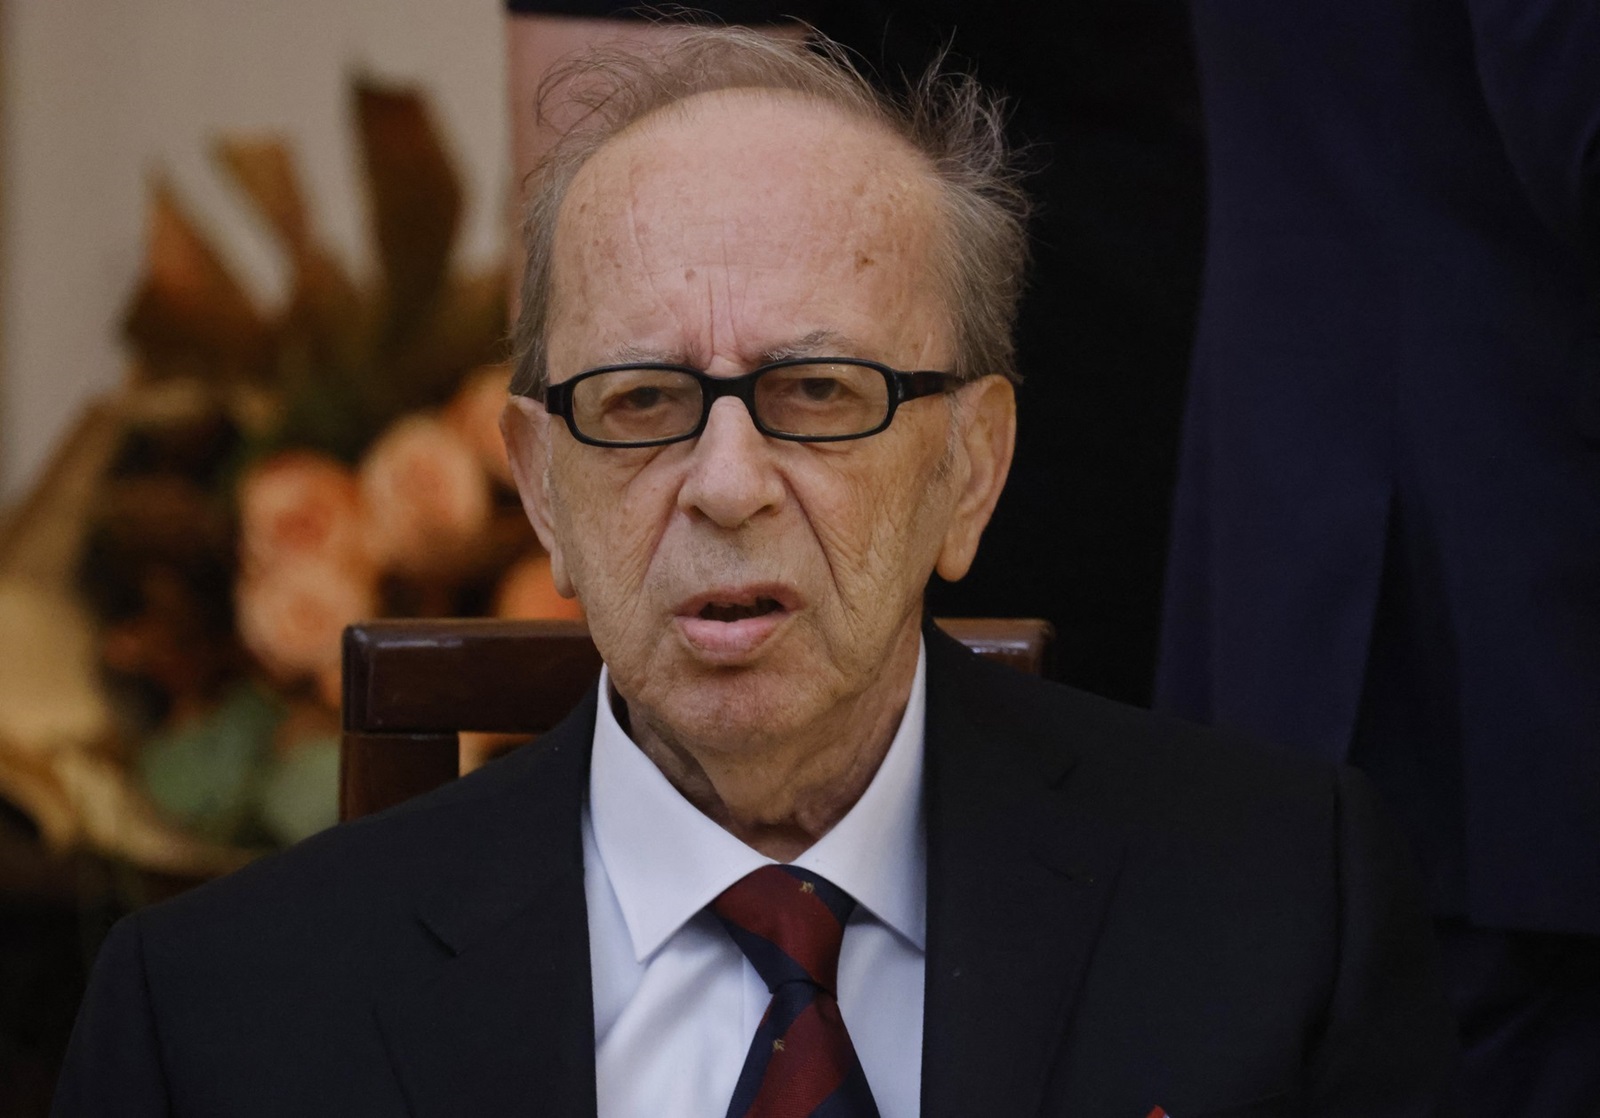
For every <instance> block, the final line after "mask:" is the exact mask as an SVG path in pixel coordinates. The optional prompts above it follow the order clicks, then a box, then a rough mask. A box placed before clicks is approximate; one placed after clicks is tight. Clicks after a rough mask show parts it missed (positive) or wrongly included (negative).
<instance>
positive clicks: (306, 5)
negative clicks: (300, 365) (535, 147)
mask: <svg viewBox="0 0 1600 1118" xmlns="http://www.w3.org/2000/svg"><path fill="white" fill-rule="evenodd" d="M0 17H3V19H4V21H5V26H4V28H3V33H0V49H3V50H4V52H5V57H4V59H3V60H0V72H3V79H0V80H3V90H0V106H3V111H4V114H5V121H4V129H3V144H0V174H3V175H4V176H5V177H4V180H3V183H0V266H3V268H4V274H3V282H0V502H7V503H8V502H9V501H10V500H11V499H13V498H15V497H17V496H18V495H19V494H20V492H21V491H22V490H23V489H24V488H25V487H26V486H27V484H28V483H29V481H30V480H31V478H32V476H33V474H34V472H35V471H36V470H37V468H38V467H39V465H40V464H41V462H42V460H43V458H44V457H45V456H46V455H47V454H48V453H49V451H50V448H51V446H52V445H53V443H54V441H55V439H56V438H57V437H58V436H59V434H60V432H61V430H62V428H63V427H64V426H65V425H66V424H67V423H68V422H70V421H71V419H72V417H73V416H74V415H75V414H76V412H77V410H78V408H79V407H80V405H81V403H82V401H83V400H84V399H86V398H87V397H89V396H91V395H93V394H94V393H96V392H98V391H101V390H103V389H105V388H106V387H108V386H111V385H113V384H115V383H116V382H117V381H118V379H119V378H120V376H121V369H122V354H121V350H120V347H119V345H118V342H117V338H116V332H115V331H116V321H117V318H118V315H119V313H120V311H121V309H122V307H123V305H124V302H125V300H126V299H127V297H128V294H129V292H130V291H131V290H132V286H133V284H134V281H135V279H136V277H137V274H138V268H139V260H140V253H141V247H142V244H141V242H142V236H143V229H142V218H143V205H144V201H145V197H146V190H145V182H146V179H147V174H148V173H149V172H151V171H153V170H155V169H157V168H161V169H165V170H166V171H168V172H169V173H170V174H171V176H172V177H173V178H174V179H175V180H176V182H177V184H178V186H179V188H180V190H181V191H182V193H183V195H184V196H185V197H186V198H188V199H189V200H190V201H191V204H192V208H193V209H194V210H195V211H197V213H198V216H199V217H200V218H201V219H202V220H203V221H204V222H205V223H206V224H207V226H208V227H209V228H210V229H212V230H214V231H215V232H216V234H217V239H218V240H219V241H222V242H223V243H224V245H225V246H226V248H227V249H229V250H232V251H230V253H229V255H230V258H232V259H235V260H237V261H238V263H239V267H238V269H237V270H238V271H239V272H240V273H241V278H242V279H243V280H245V281H246V283H247V284H248V285H249V286H250V287H251V288H252V289H254V290H256V291H257V292H259V293H261V294H262V295H264V296H268V297H271V296H273V295H275V294H276V293H277V292H279V291H280V290H281V285H282V277H281V273H280V269H279V267H278V262H277V260H276V259H275V258H274V256H273V254H272V252H271V250H270V248H269V246H268V243H267V242H266V240H265V239H264V238H263V237H262V236H261V235H260V233H259V231H258V230H257V229H256V228H255V227H254V225H253V224H252V223H251V219H250V218H249V217H248V215H247V214H246V213H245V211H244V209H243V207H242V206H241V205H240V204H239V202H238V201H237V199H236V198H235V197H234V196H233V195H232V193H231V192H230V189H229V188H228V187H227V186H226V184H225V183H223V182H222V180H221V179H220V178H219V177H218V176H217V174H216V173H215V172H214V170H213V169H212V167H211V165H210V164H209V162H208V160H207V156H206V142H207V139H208V137H210V136H212V135H214V134H215V133H217V132H219V131H224V130H228V131H240V130H244V131H257V130H260V131H281V132H283V133H285V134H287V135H289V136H291V137H293V138H294V139H295V141H296V142H297V145H298V149H299V151H300V154H301V160H302V165H303V173H304V175H305V179H306V188H307V194H308V195H309V197H310V199H311V201H312V204H313V205H314V206H315V207H316V210H317V214H318V218H319V220H320V223H321V226H322V228H323V230H324V231H325V232H326V233H327V235H328V236H329V238H330V239H331V240H332V241H333V242H334V244H335V245H336V246H337V247H338V248H340V249H341V250H343V251H344V252H345V253H346V255H347V258H348V259H349V260H350V261H351V262H352V263H356V262H360V263H361V265H362V266H363V267H364V266H365V265H366V257H365V254H364V251H363V250H364V230H363V220H364V218H363V214H362V211H361V205H360V196H359V193H358V189H359V184H358V179H357V174H358V168H357V162H356V160H357V156H356V153H355V151H354V149H353V147H352V145H351V141H350V134H349V128H348V121H347V118H346V97H345V78H346V75H347V74H348V73H349V72H350V71H351V70H352V68H362V69H364V70H366V71H368V72H370V73H372V74H374V75H376V76H378V77H381V78H385V79H391V80H404V81H416V82H420V83H422V84H423V85H424V86H425V87H426V88H427V89H428V90H429V91H430V92H431V94H432V97H433V105H434V109H435V112H436V115H437V117H438V119H439V123H440V124H441V126H442V128H443V130H444V131H445V133H446V135H447V136H448V137H449V139H450V140H451V141H453V149H454V152H455V154H456V156H457V159H458V162H459V164H460V167H461V170H462V173H463V175H464V177H465V179H466V180H467V186H468V200H469V202H468V204H469V210H468V214H467V228H466V229H465V234H466V236H465V239H464V246H463V249H464V255H465V256H466V258H467V259H469V260H474V261H481V260H487V259H489V258H490V257H491V256H492V255H493V254H494V253H495V252H497V251H498V250H499V246H500V242H501V232H500V215H501V211H502V202H501V199H502V184H503V183H504V182H505V180H506V173H505V170H504V167H505V164H506V147H507V140H506V125H505V110H504V99H505V98H504V92H503V81H504V76H503V71H504V65H503V55H504V48H503V46H502V43H501V27H500V18H501V17H500V7H499V2H498V0H443V2H441V0H5V3H4V5H3V7H0Z"/></svg>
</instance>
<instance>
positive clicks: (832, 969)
mask: <svg viewBox="0 0 1600 1118" xmlns="http://www.w3.org/2000/svg"><path fill="white" fill-rule="evenodd" d="M855 907H856V902H855V899H854V898H852V897H851V896H850V895H849V894H848V893H846V892H845V891H844V890H843V889H840V888H839V887H838V886H836V885H834V884H833V883H832V882H830V881H827V880H826V879H824V878H821V877H818V876H817V875H816V874H814V873H812V872H811V871H809V870H802V869H797V868H796V867H794V866H780V865H772V866H762V867H761V868H760V869H758V870H756V871H755V872H754V873H749V874H746V875H745V876H744V877H741V878H740V879H739V880H738V881H736V882H734V883H733V884H732V885H730V886H729V887H728V888H727V889H726V890H724V891H723V893H722V895H721V896H719V897H718V898H717V899H716V900H714V901H712V902H711V911H712V912H714V913H716V914H717V918H718V919H719V920H721V921H722V923H723V926H724V927H726V928H727V929H728V934H729V935H731V936H732V937H733V941H734V942H735V943H737V944H738V945H739V949H740V950H741V951H743V952H744V956H745V958H746V959H749V960H750V965H751V966H753V967H755V968H756V973H757V974H759V975H760V976H761V980H762V981H763V982H765V983H766V984H767V989H768V990H771V991H773V992H776V991H777V989H778V987H779V986H782V985H783V984H784V983H786V982H810V983H811V984H813V985H815V986H820V987H821V988H822V989H824V990H827V991H828V992H829V993H832V992H833V991H834V986H835V984H836V982H837V980H838V975H839V944H840V942H841V941H842V940H843V938H844V925H845V921H847V920H849V919H850V913H851V912H852V911H853V910H854V909H855Z"/></svg>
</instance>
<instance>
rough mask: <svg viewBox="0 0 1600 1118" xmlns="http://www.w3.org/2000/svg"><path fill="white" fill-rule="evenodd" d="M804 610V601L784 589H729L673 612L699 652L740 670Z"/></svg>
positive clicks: (685, 634) (685, 635) (696, 598)
mask: <svg viewBox="0 0 1600 1118" xmlns="http://www.w3.org/2000/svg"><path fill="white" fill-rule="evenodd" d="M800 604H801V603H800V600H799V596H798V595H797V594H795V593H794V591H792V590H790V589H789V588H787V587H783V586H740V587H724V588H720V589H717V590H713V591H711V592H710V593H706V594H699V595H696V596H695V597H694V598H691V599H689V600H688V601H685V602H683V603H682V604H680V605H679V606H678V608H677V609H675V610H674V611H673V612H674V614H675V615H676V620H677V623H678V631H679V632H680V633H681V634H682V636H683V638H684V640H685V642H687V644H688V645H689V647H690V648H691V649H692V650H693V651H694V652H696V653H697V654H698V655H700V656H701V657H703V658H705V659H707V660H711V661H713V662H716V663H721V664H734V663H738V662H739V661H741V660H745V659H748V658H750V657H751V656H753V655H754V654H756V653H757V652H759V651H760V649H761V647H762V646H763V645H765V644H766V643H767V642H768V641H769V640H771V638H772V637H773V635H774V634H776V633H777V632H778V630H779V629H781V628H782V627H783V625H784V623H785V622H786V621H788V619H789V618H790V617H792V616H793V615H794V613H795V611H796V610H797V609H799V608H800Z"/></svg>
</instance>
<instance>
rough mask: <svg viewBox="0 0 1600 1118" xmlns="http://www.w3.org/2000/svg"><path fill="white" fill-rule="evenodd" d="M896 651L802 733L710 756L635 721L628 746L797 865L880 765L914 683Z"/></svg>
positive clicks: (909, 665) (734, 828)
mask: <svg viewBox="0 0 1600 1118" xmlns="http://www.w3.org/2000/svg"><path fill="white" fill-rule="evenodd" d="M917 648H918V645H917V633H916V632H915V631H913V632H912V634H911V642H910V648H909V656H907V655H906V654H905V650H903V649H896V650H895V652H894V653H893V654H892V655H891V656H890V657H888V663H887V664H886V666H885V670H884V671H883V672H882V673H881V674H880V675H879V676H878V678H877V679H876V680H874V681H873V685H872V686H870V687H868V688H867V689H866V690H865V691H864V692H862V693H861V694H860V695H858V696H856V697H855V698H854V699H852V700H850V701H848V702H846V703H843V704H840V705H839V706H838V707H835V708H834V709H833V710H831V711H829V712H828V713H827V714H826V715H825V716H823V717H822V718H820V719H818V720H816V722H814V723H813V724H811V725H809V726H807V727H805V729H804V730H803V731H801V732H799V733H796V734H792V735H786V736H785V737H783V738H781V739H768V740H765V741H762V742H761V743H760V744H759V746H756V747H753V748H750V749H748V750H740V751H737V752H731V753H730V752H722V751H719V752H711V751H707V750H703V749H697V748H695V745H694V743H691V742H687V741H684V740H682V739H680V738H678V737H677V736H675V735H673V734H672V733H671V731H670V729H668V728H667V727H664V726H660V725H654V724H651V723H649V722H644V721H642V720H634V721H633V723H632V727H631V730H632V734H633V738H634V741H635V742H636V743H637V744H638V746H639V748H640V749H641V750H642V751H643V752H644V754H645V756H647V757H649V758H650V760H651V761H652V762H653V763H654V764H655V766H656V767H657V768H658V769H660V770H661V772H662V774H663V775H664V776H666V778H667V780H668V781H670V782H671V783H672V785H673V787H675V788H676V789H677V790H678V792H679V793H680V794H682V795H683V797H684V798H685V799H687V800H688V801H689V802H690V803H692V804H694V806H695V807H697V808H699V809H700V811H701V812H703V813H704V814H705V815H707V816H708V817H709V818H711V819H712V820H713V821H715V822H716V823H717V824H718V825H720V826H721V827H723V828H724V829H725V830H727V831H728V832H729V833H731V834H732V835H733V836H734V837H736V838H738V839H739V840H740V841H741V842H743V843H744V844H745V845H747V846H750V847H752V848H754V849H756V850H758V851H760V852H761V853H762V854H765V855H766V856H767V857H769V858H773V859H775V860H777V861H780V862H789V861H793V860H794V859H795V858H798V857H799V856H800V855H801V854H802V853H804V852H805V851H806V850H807V849H808V848H809V847H810V846H811V845H812V844H813V843H815V842H816V841H817V840H818V839H820V838H821V837H822V836H823V835H825V834H827V833H828V831H830V830H831V829H832V828H833V825H834V824H835V823H837V822H838V821H839V820H840V819H842V818H844V816H845V814H846V813H847V812H848V811H849V810H850V809H851V808H852V807H854V806H855V804H856V801H857V800H859V799H860V798H861V795H862V793H863V792H865V791H866V790H867V786H868V785H869V784H871V783H872V778H873V777H874V776H875V775H876V774H877V772H878V766H879V765H881V764H882V763H883V758H884V756H885V755H886V754H887V753H888V752H889V746H890V744H891V743H892V742H893V741H894V736H895V732H896V731H897V730H898V729H899V726H900V720H901V718H902V717H903V716H904V714H905V709H906V703H907V701H908V700H909V699H910V696H911V686H912V683H913V681H914V679H915V676H916V667H917Z"/></svg>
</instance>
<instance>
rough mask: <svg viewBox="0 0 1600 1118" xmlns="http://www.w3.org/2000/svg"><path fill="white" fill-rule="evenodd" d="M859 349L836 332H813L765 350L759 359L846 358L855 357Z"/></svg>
mask: <svg viewBox="0 0 1600 1118" xmlns="http://www.w3.org/2000/svg"><path fill="white" fill-rule="evenodd" d="M859 349H860V347H859V346H858V345H857V344H856V342H855V341H853V340H852V339H851V338H849V337H847V336H846V335H844V334H841V333H839V332H838V331H837V330H813V331H811V333H809V334H806V335H804V336H803V337H799V338H796V339H795V340H794V341H792V342H786V343H784V344H783V345H777V346H773V347H772V348H770V349H767V350H765V351H764V352H763V353H762V354H761V358H762V361H763V362H767V361H786V360H788V359H789V358H791V357H847V356H854V355H856V354H857V353H858V352H859Z"/></svg>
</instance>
